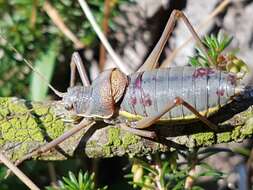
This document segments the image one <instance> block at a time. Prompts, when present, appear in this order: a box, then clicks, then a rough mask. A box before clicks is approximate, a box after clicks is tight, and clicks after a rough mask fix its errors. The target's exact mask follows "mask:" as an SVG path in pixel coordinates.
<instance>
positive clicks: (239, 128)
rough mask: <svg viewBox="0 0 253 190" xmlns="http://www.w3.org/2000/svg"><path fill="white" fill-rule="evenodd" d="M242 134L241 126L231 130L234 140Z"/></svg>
mask: <svg viewBox="0 0 253 190" xmlns="http://www.w3.org/2000/svg"><path fill="white" fill-rule="evenodd" d="M240 135H241V126H238V127H236V128H234V129H233V131H232V132H231V138H232V139H233V140H236V139H238V138H239V137H240Z"/></svg>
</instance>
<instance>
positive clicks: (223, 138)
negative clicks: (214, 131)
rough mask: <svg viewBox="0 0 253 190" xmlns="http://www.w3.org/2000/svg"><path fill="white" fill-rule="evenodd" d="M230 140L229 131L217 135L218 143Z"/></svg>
mask: <svg viewBox="0 0 253 190" xmlns="http://www.w3.org/2000/svg"><path fill="white" fill-rule="evenodd" d="M230 141H231V132H224V133H220V134H218V135H217V142H218V143H226V142H230Z"/></svg>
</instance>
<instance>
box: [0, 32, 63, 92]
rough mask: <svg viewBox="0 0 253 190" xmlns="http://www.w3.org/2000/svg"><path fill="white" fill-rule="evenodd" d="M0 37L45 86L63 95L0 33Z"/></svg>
mask: <svg viewBox="0 0 253 190" xmlns="http://www.w3.org/2000/svg"><path fill="white" fill-rule="evenodd" d="M0 38H1V39H2V40H4V42H5V43H6V44H7V45H8V46H9V47H10V48H11V50H12V51H14V52H15V53H16V54H18V55H19V56H20V57H21V58H22V60H23V61H24V62H25V63H26V64H27V66H28V67H29V68H30V69H32V71H34V72H35V73H36V74H37V75H38V76H39V77H40V78H41V79H42V80H43V81H44V82H45V83H46V84H47V86H48V87H49V88H50V89H51V90H52V91H53V92H54V93H55V94H56V95H57V96H59V97H63V95H64V93H63V92H60V91H58V90H56V89H55V88H54V87H53V86H52V85H51V84H50V83H49V82H48V81H47V79H46V78H45V77H44V76H43V75H42V74H41V73H40V72H39V71H38V70H36V69H35V68H34V67H33V66H32V63H31V62H30V61H29V60H27V59H26V58H24V57H23V56H22V54H21V53H20V52H19V51H18V50H17V49H16V48H15V47H14V46H13V45H12V44H11V43H9V42H8V40H7V39H6V38H5V37H4V36H3V35H2V34H1V33H0Z"/></svg>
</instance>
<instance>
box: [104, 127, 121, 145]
mask: <svg viewBox="0 0 253 190" xmlns="http://www.w3.org/2000/svg"><path fill="white" fill-rule="evenodd" d="M121 144H122V141H121V139H120V129H119V128H116V127H112V128H110V129H109V130H108V143H107V145H113V146H120V145H121Z"/></svg>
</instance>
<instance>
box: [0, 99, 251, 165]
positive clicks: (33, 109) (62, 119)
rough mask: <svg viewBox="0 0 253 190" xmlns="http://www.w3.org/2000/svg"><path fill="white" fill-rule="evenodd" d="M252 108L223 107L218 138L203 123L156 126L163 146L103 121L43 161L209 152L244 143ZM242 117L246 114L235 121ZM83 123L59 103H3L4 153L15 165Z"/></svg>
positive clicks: (1, 142) (0, 108) (217, 117)
mask: <svg viewBox="0 0 253 190" xmlns="http://www.w3.org/2000/svg"><path fill="white" fill-rule="evenodd" d="M252 104H253V101H252V100H251V101H248V100H247V101H235V102H232V103H230V104H228V105H226V106H225V107H223V108H222V109H221V111H220V112H219V113H217V114H216V115H214V116H213V117H212V118H211V121H212V122H215V123H220V124H219V131H217V132H215V133H214V132H212V131H210V130H209V129H208V128H207V127H205V126H204V125H203V124H202V123H200V122H196V123H191V124H182V125H173V124H172V125H171V126H167V125H156V126H154V127H153V130H155V131H156V133H157V134H158V136H159V139H157V142H154V141H152V140H150V139H145V138H141V137H139V136H135V135H133V134H131V133H129V132H127V131H124V130H122V129H120V128H119V127H117V126H106V124H104V123H103V122H98V123H97V124H96V125H95V126H92V127H90V128H87V129H85V130H83V131H81V132H79V133H78V134H76V135H74V136H73V137H71V138H69V139H68V140H66V141H64V142H63V143H61V144H60V145H59V146H58V147H57V148H56V150H52V151H50V152H47V153H44V154H43V155H40V156H38V157H37V158H38V159H44V160H62V159H67V158H69V157H73V156H78V157H82V156H88V157H91V158H95V157H112V156H122V155H124V154H131V155H134V156H142V155H146V154H148V153H155V152H158V151H168V150H169V149H170V148H171V147H178V148H184V147H185V148H187V147H188V148H189V147H203V146H209V145H213V144H219V143H227V142H232V141H233V142H234V141H236V142H238V141H242V140H243V139H246V138H250V137H251V136H252V134H253V124H252V123H253V118H252V115H253V112H252V110H251V108H248V107H249V106H250V105H252ZM247 108H248V109H247ZM243 110H245V111H243ZM236 112H241V113H239V114H237V115H235V116H233V115H234V114H235V113H236ZM221 113H222V114H221ZM79 120H80V118H77V117H76V116H75V115H73V114H72V113H71V112H68V111H66V110H65V109H64V107H63V105H62V104H61V103H60V102H59V101H58V102H57V101H52V102H41V103H35V102H30V101H26V100H22V99H17V98H0V127H1V138H0V147H1V151H3V152H4V153H5V155H7V156H8V157H9V158H10V159H11V160H13V161H14V160H17V159H20V158H22V157H23V156H24V155H26V154H27V153H29V152H31V151H33V150H35V149H37V148H38V147H40V146H42V145H43V144H45V143H47V142H49V141H51V140H52V139H55V138H56V137H58V136H59V135H61V134H62V133H63V132H65V131H67V130H68V129H69V128H71V127H73V126H74V124H75V123H77V122H78V121H79ZM223 121H225V122H223ZM165 138H166V139H167V140H165ZM158 142H160V143H158ZM168 145H169V146H168Z"/></svg>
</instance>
